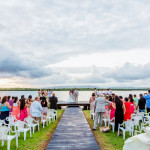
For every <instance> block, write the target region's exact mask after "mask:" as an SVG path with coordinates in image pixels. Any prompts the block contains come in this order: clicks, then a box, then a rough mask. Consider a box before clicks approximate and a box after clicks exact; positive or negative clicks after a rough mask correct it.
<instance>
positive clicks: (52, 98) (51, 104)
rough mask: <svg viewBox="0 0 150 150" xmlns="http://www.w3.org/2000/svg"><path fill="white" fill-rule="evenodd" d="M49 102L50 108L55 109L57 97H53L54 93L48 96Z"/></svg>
mask: <svg viewBox="0 0 150 150" xmlns="http://www.w3.org/2000/svg"><path fill="white" fill-rule="evenodd" d="M49 102H50V109H55V110H57V102H58V99H57V97H55V93H53V94H52V97H50V99H49Z"/></svg>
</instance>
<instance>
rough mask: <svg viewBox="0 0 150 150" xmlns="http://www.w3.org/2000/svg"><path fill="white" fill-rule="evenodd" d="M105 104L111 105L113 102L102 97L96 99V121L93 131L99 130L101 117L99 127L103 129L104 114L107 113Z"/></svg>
mask: <svg viewBox="0 0 150 150" xmlns="http://www.w3.org/2000/svg"><path fill="white" fill-rule="evenodd" d="M105 103H111V102H110V101H108V100H106V99H105V97H102V96H100V97H98V98H96V99H95V105H94V112H95V120H94V127H93V130H96V128H97V124H98V119H99V117H100V124H99V127H102V123H103V114H104V112H105Z"/></svg>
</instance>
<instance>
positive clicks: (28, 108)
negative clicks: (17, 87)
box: [26, 95, 33, 117]
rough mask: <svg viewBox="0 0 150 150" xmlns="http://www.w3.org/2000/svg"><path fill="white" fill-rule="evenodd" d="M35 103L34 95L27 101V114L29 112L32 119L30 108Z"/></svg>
mask: <svg viewBox="0 0 150 150" xmlns="http://www.w3.org/2000/svg"><path fill="white" fill-rule="evenodd" d="M32 102H33V100H32V95H29V97H28V99H27V102H26V104H27V112H28V116H30V117H32V115H31V113H30V106H31V103H32Z"/></svg>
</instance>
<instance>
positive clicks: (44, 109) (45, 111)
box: [41, 97, 48, 116]
mask: <svg viewBox="0 0 150 150" xmlns="http://www.w3.org/2000/svg"><path fill="white" fill-rule="evenodd" d="M41 105H42V108H43V110H42V114H43V115H45V116H46V115H47V107H48V102H47V100H46V98H45V97H42V100H41Z"/></svg>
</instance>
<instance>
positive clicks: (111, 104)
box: [108, 99, 115, 120]
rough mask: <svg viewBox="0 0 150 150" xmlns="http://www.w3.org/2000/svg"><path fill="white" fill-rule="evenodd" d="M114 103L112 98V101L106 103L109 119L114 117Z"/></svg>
mask: <svg viewBox="0 0 150 150" xmlns="http://www.w3.org/2000/svg"><path fill="white" fill-rule="evenodd" d="M114 104H115V103H114V99H112V103H110V104H108V108H109V109H110V120H111V119H113V118H115V109H114Z"/></svg>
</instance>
